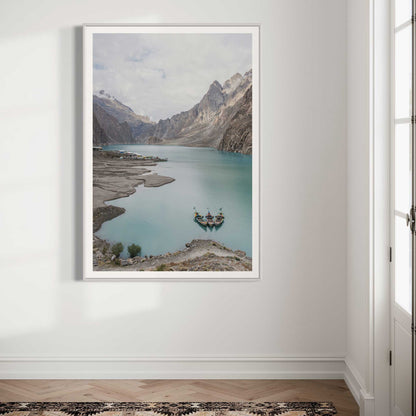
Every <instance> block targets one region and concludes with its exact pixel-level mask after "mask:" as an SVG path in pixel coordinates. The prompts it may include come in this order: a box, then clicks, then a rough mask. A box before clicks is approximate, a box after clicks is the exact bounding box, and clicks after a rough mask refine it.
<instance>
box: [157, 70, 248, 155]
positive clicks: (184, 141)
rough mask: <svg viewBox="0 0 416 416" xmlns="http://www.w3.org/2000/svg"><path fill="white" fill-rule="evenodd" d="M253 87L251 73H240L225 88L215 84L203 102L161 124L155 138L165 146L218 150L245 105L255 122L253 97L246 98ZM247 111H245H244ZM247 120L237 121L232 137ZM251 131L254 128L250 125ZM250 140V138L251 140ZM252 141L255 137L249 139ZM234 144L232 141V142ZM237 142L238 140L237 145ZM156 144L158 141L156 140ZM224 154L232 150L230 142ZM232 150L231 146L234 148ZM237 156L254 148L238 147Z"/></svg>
mask: <svg viewBox="0 0 416 416" xmlns="http://www.w3.org/2000/svg"><path fill="white" fill-rule="evenodd" d="M251 85H252V72H251V70H250V71H248V72H247V73H245V74H244V76H242V75H241V74H239V73H237V74H235V75H233V76H232V77H231V78H230V79H229V80H227V81H225V82H224V85H221V84H220V83H219V82H218V81H214V82H213V83H212V84H211V85H210V87H209V89H208V91H207V93H206V94H205V95H204V96H203V97H202V99H201V101H200V102H199V103H198V104H196V105H195V106H194V107H192V108H191V109H190V110H188V111H184V112H182V113H179V114H176V115H174V116H173V117H170V118H168V119H166V120H160V121H159V122H158V123H157V124H156V126H155V129H154V132H153V136H154V137H156V138H158V139H162V143H161V144H177V145H185V146H200V147H205V146H206V147H214V148H218V146H219V145H220V143H221V141H222V140H223V136H224V133H225V132H226V130H227V129H228V127H230V122H231V120H233V118H234V116H235V115H236V114H237V112H238V111H239V110H240V107H241V106H243V105H244V104H245V107H244V108H245V111H246V112H247V111H249V112H250V115H248V114H247V117H248V116H249V117H250V118H251V106H247V103H248V100H251V94H248V95H247V96H245V94H246V92H247V91H248V90H249V89H250V87H251ZM243 111H244V110H243ZM247 117H242V115H241V114H240V116H239V117H237V118H235V119H234V122H233V126H234V127H232V129H231V130H230V132H229V133H228V134H229V135H233V134H232V131H234V132H235V133H234V134H237V133H236V129H237V128H238V122H239V120H242V118H244V119H245V121H246V122H247V121H248V118H247ZM250 129H251V125H250ZM247 137H248V136H247ZM249 137H250V138H251V134H250V136H249ZM229 140H231V139H229ZM234 140H235V137H234V139H233V141H234ZM152 142H153V143H155V139H154V138H153V139H152ZM222 146H223V147H224V150H225V149H226V148H228V147H229V146H228V142H227V143H226V142H224V143H223V145H222ZM230 146H231V144H230ZM231 147H235V149H236V150H234V151H237V152H243V153H245V152H246V151H248V149H249V147H250V149H251V145H250V146H248V144H246V145H243V146H235V145H232V146H231Z"/></svg>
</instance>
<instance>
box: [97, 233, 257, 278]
mask: <svg viewBox="0 0 416 416" xmlns="http://www.w3.org/2000/svg"><path fill="white" fill-rule="evenodd" d="M107 244H108V243H107ZM103 251H105V253H106V254H103ZM94 258H95V261H96V265H95V267H94V270H104V271H105V270H107V271H110V270H124V271H249V270H251V268H252V260H251V258H250V257H247V256H246V253H245V252H244V251H241V250H235V251H233V250H231V249H229V248H227V247H225V246H223V245H222V244H221V243H218V242H216V241H213V240H192V242H190V243H187V244H186V246H185V248H184V249H183V250H179V251H176V252H174V253H166V254H162V255H160V256H151V257H147V256H145V257H140V256H138V257H133V258H129V259H114V258H113V256H112V255H111V251H110V247H109V245H108V246H107V247H106V248H104V246H103V245H102V246H101V247H100V249H98V250H96V252H95V256H94Z"/></svg>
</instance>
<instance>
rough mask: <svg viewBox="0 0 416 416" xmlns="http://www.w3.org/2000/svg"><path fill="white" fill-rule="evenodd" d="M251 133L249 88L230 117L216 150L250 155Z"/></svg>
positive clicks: (250, 91) (250, 92) (250, 95)
mask: <svg viewBox="0 0 416 416" xmlns="http://www.w3.org/2000/svg"><path fill="white" fill-rule="evenodd" d="M252 131H253V129H252V88H251V87H250V88H249V89H248V90H247V92H246V93H245V94H244V97H243V98H242V99H241V102H240V108H239V110H238V111H237V112H236V113H235V114H234V116H233V117H232V119H231V121H230V123H229V125H228V127H227V130H226V131H225V133H224V136H223V138H222V139H221V141H220V144H219V145H218V149H219V150H224V151H226V152H234V153H236V152H238V153H244V154H247V155H251V153H252Z"/></svg>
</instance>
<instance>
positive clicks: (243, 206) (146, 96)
mask: <svg viewBox="0 0 416 416" xmlns="http://www.w3.org/2000/svg"><path fill="white" fill-rule="evenodd" d="M149 29H150V30H149ZM86 32H87V35H88V37H87V38H86V39H87V41H86V42H88V39H89V41H90V45H91V57H90V60H89V62H88V63H87V65H90V67H88V71H87V72H88V73H90V74H91V78H92V82H91V86H90V92H88V97H91V98H88V100H89V102H90V104H91V107H90V108H89V109H88V110H87V111H86V112H85V114H86V118H87V120H86V122H87V126H89V130H87V131H89V132H90V136H89V137H90V139H89V144H88V143H87V147H86V149H87V153H88V154H89V156H88V160H89V161H90V162H88V163H89V164H90V166H91V176H92V177H91V178H90V180H91V182H90V183H91V185H92V186H91V194H90V193H89V192H87V193H86V195H87V198H89V195H91V196H92V198H91V216H90V217H86V218H90V219H91V221H90V227H91V228H90V229H91V230H92V233H89V236H90V238H91V239H90V240H89V241H91V240H92V241H91V243H89V241H87V245H89V247H91V251H92V254H91V257H90V260H91V270H92V271H93V272H100V273H101V272H104V273H107V274H104V276H106V275H110V274H111V276H115V277H123V275H127V274H128V273H130V275H132V274H134V275H135V276H136V275H137V276H138V277H139V278H140V277H141V276H152V277H153V276H154V277H157V276H158V275H159V276H161V275H163V276H174V275H177V274H178V273H182V274H183V273H189V274H192V273H194V274H195V275H198V276H201V275H204V274H205V275H207V276H219V275H218V274H217V273H220V274H221V273H223V274H222V275H224V276H226V275H227V274H226V273H225V272H230V273H229V275H230V276H234V277H235V276H239V275H241V276H242V277H244V276H248V275H250V276H253V274H252V272H253V270H254V268H257V261H258V260H257V256H258V253H257V249H258V241H257V239H258V223H257V204H258V185H259V184H258V163H257V162H256V160H257V159H254V161H253V156H254V155H258V132H257V124H258V123H257V118H258V115H257V107H256V106H254V105H253V96H256V101H255V103H256V105H257V102H258V100H257V95H256V94H257V80H258V72H257V71H258V66H257V64H256V62H253V61H254V57H257V56H258V51H257V50H256V53H254V52H253V50H254V49H255V45H256V42H257V39H258V38H257V35H258V27H235V28H233V27H224V28H216V27H208V28H207V27H205V28H204V29H201V28H198V27H195V28H191V30H190V28H186V30H185V29H184V30H183V31H182V30H181V28H180V27H173V28H169V27H159V28H157V30H155V28H152V27H150V28H149V27H139V26H137V27H127V29H126V27H120V28H117V27H111V29H108V28H105V27H103V26H97V27H95V28H89V29H88V28H87V30H86ZM86 32H84V37H86V35H85V33H86ZM254 80H256V83H254ZM253 84H254V85H253ZM253 90H254V92H253ZM253 107H255V108H254V109H253ZM253 114H254V116H253ZM253 119H255V120H256V123H254V122H253ZM254 124H256V126H255V128H254ZM84 148H85V147H84ZM88 183H89V182H88V181H87V184H88ZM84 195H85V194H84ZM253 258H254V260H253ZM253 264H255V266H253ZM133 272H134V273H133ZM224 273H225V274H224ZM100 276H103V273H101V274H100Z"/></svg>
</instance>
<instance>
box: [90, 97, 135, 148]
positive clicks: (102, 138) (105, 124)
mask: <svg viewBox="0 0 416 416" xmlns="http://www.w3.org/2000/svg"><path fill="white" fill-rule="evenodd" d="M93 118H94V120H93V121H94V122H93V124H94V126H93V143H94V144H95V145H100V144H101V145H107V144H116V143H131V142H132V140H133V136H132V135H131V130H130V127H129V125H128V124H127V123H126V122H123V123H120V122H119V121H118V120H117V119H116V118H115V117H113V116H111V115H110V114H108V113H107V112H106V111H105V110H104V109H103V108H102V107H100V106H99V105H97V104H94V105H93Z"/></svg>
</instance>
